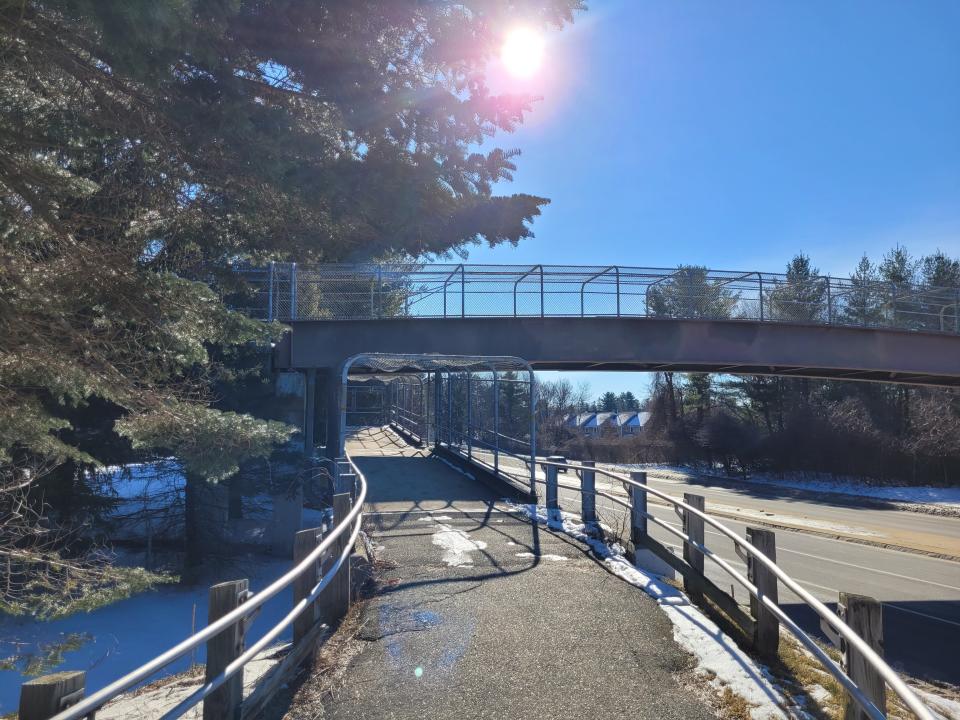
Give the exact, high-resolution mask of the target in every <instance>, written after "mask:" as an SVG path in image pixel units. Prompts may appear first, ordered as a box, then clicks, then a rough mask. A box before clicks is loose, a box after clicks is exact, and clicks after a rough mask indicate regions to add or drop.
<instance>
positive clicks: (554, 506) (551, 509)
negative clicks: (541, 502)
mask: <svg viewBox="0 0 960 720" xmlns="http://www.w3.org/2000/svg"><path fill="white" fill-rule="evenodd" d="M547 460H550V461H552V460H553V458H552V457H548V458H547ZM544 469H545V470H546V471H547V518H548V519H549V520H556V519H558V517H557V516H558V515H559V514H560V513H559V511H560V498H559V497H558V491H559V488H558V487H557V466H556V465H544Z"/></svg>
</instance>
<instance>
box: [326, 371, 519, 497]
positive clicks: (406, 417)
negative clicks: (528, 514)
mask: <svg viewBox="0 0 960 720" xmlns="http://www.w3.org/2000/svg"><path fill="white" fill-rule="evenodd" d="M340 393H341V397H340V405H339V407H340V414H341V421H340V439H339V447H338V448H337V454H338V455H342V453H343V449H344V446H345V443H346V439H347V437H348V435H349V434H350V433H351V432H353V431H355V430H356V429H358V428H362V427H374V426H379V425H390V426H391V427H392V428H393V429H395V430H396V431H398V432H400V433H401V434H402V435H405V436H406V437H407V438H408V439H410V440H412V441H414V442H417V443H422V444H429V445H433V446H434V447H442V448H445V449H447V450H448V451H450V452H453V453H456V454H458V455H461V456H462V457H464V458H466V459H468V460H472V461H474V462H476V463H478V464H480V465H481V466H483V467H484V468H486V469H487V470H489V471H490V472H491V473H493V474H494V475H496V476H499V477H502V478H505V479H509V480H513V481H514V482H519V483H521V484H522V485H523V486H524V487H526V488H528V489H529V490H530V491H531V492H533V491H535V487H536V486H535V483H534V475H533V472H534V466H533V464H532V463H531V462H530V458H531V457H534V456H536V378H535V376H534V373H533V370H532V369H531V368H530V365H529V364H528V363H527V362H526V361H524V360H522V359H520V358H514V357H483V356H459V355H387V354H385V355H381V354H367V355H357V356H354V357H352V358H350V359H348V360H347V361H346V363H344V367H343V371H342V385H341V388H340Z"/></svg>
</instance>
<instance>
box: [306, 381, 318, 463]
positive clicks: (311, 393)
mask: <svg viewBox="0 0 960 720" xmlns="http://www.w3.org/2000/svg"><path fill="white" fill-rule="evenodd" d="M316 426H317V371H316V370H315V369H314V368H310V369H309V370H306V371H305V372H304V383H303V454H304V455H305V456H307V457H311V456H312V455H313V451H314V444H315V443H314V441H315V438H316V430H315V428H316Z"/></svg>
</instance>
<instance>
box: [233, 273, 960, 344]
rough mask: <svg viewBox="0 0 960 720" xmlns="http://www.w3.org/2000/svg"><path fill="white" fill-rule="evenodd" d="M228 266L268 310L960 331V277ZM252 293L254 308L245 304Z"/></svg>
mask: <svg viewBox="0 0 960 720" xmlns="http://www.w3.org/2000/svg"><path fill="white" fill-rule="evenodd" d="M237 271H238V272H239V273H240V274H241V275H242V276H243V277H244V278H245V279H246V280H247V282H248V283H249V285H250V286H251V287H252V288H253V290H254V297H253V298H252V300H251V299H250V298H247V299H246V300H244V301H243V303H245V304H247V305H248V307H247V308H246V309H247V310H248V311H249V312H250V313H251V314H253V315H256V316H259V317H262V318H265V319H270V320H282V321H290V320H370V319H382V318H473V317H651V318H653V317H663V318H686V319H707V320H757V321H763V322H784V323H809V324H817V325H844V326H857V327H873V328H895V329H901V330H915V331H926V332H936V333H949V334H960V288H957V287H933V286H927V285H923V284H917V283H890V282H883V281H878V280H857V279H851V278H837V277H830V276H825V275H821V276H811V277H806V278H797V277H792V276H788V275H785V274H782V273H767V272H760V271H735V270H712V269H708V268H704V267H696V266H681V267H679V268H642V267H628V266H620V265H610V266H596V267H593V266H572V265H570V266H566V265H465V264H460V265H441V264H420V263H406V264H404V263H394V264H382V265H374V264H326V265H301V264H297V263H271V264H270V265H268V266H265V267H256V268H255V267H242V268H239V267H238V268H237ZM250 304H252V305H253V307H249V305H250Z"/></svg>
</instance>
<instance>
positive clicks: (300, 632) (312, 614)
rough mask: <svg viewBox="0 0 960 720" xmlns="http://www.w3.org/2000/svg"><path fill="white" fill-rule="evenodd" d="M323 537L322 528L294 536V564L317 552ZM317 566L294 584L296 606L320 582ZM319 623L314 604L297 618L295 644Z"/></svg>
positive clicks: (301, 532) (294, 630) (294, 602)
mask: <svg viewBox="0 0 960 720" xmlns="http://www.w3.org/2000/svg"><path fill="white" fill-rule="evenodd" d="M322 535H323V531H322V530H321V529H320V528H311V529H310V530H301V531H300V532H298V533H297V534H296V536H294V539H293V564H294V565H298V564H300V563H301V562H303V559H304V558H305V557H307V555H309V554H310V553H312V552H313V551H314V550H316V548H317V545H319V544H320V538H321V536H322ZM317 564H318V563H314V564H313V567H311V568H308V569H307V571H306V572H304V573H303V574H302V575H300V577H298V578H297V579H296V580H294V582H293V604H294V605H296V604H297V603H298V602H300V601H301V600H303V599H304V598H305V597H307V596H308V595H310V591H311V590H313V586H314V585H316V584H317V581H319V579H320V577H319V573H318V572H317ZM316 621H317V604H316V602H313V603H311V604H310V606H309V607H308V608H307V609H306V610H304V611H303V612H302V613H300V614H299V615H298V616H297V619H296V620H294V621H293V642H294V644H295V645H296V644H297V643H299V642H300V641H301V640H302V639H303V637H304V636H305V635H306V634H307V633H308V632H310V628H312V627H313V625H314V623H316Z"/></svg>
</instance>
